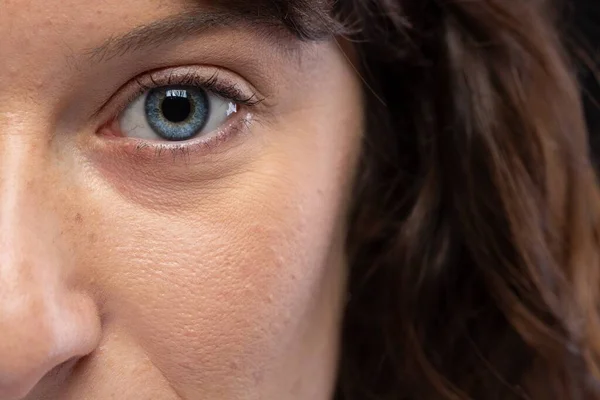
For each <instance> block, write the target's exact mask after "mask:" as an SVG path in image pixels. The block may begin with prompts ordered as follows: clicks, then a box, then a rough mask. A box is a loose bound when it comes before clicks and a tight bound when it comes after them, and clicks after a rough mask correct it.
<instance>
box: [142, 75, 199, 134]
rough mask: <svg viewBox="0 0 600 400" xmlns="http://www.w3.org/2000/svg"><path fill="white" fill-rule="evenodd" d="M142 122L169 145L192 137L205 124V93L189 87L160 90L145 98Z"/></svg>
mask: <svg viewBox="0 0 600 400" xmlns="http://www.w3.org/2000/svg"><path fill="white" fill-rule="evenodd" d="M145 109H146V120H147V121H148V124H150V127H151V128H152V130H153V131H154V132H155V133H156V134H157V135H158V136H160V137H161V138H163V139H165V140H171V141H181V140H188V139H191V138H193V137H194V136H196V135H197V134H198V133H199V132H200V131H201V130H202V128H204V126H205V125H206V123H207V121H208V113H209V101H208V97H207V95H206V92H205V91H203V90H202V89H200V88H198V87H193V86H163V87H159V88H156V89H152V90H150V92H149V93H148V95H147V97H146V104H145Z"/></svg>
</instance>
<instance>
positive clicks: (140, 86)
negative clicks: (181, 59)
mask: <svg viewBox="0 0 600 400" xmlns="http://www.w3.org/2000/svg"><path fill="white" fill-rule="evenodd" d="M144 80H149V81H150V82H151V85H148V84H146V83H144ZM133 84H135V85H137V88H136V89H134V90H133V93H132V94H129V95H128V96H127V98H125V99H124V101H123V102H122V103H121V105H120V106H119V107H117V109H116V110H115V111H113V113H114V115H113V119H114V118H118V116H119V115H120V114H121V113H122V112H123V111H124V110H125V109H126V108H127V107H129V105H130V104H131V103H132V102H133V101H135V100H136V99H137V98H138V97H139V96H141V95H143V94H144V93H145V92H146V91H148V90H152V89H155V88H157V87H161V86H169V85H188V86H197V87H200V88H202V89H203V90H206V91H208V92H211V93H212V94H215V95H217V96H220V97H223V98H224V99H227V100H231V101H234V102H236V103H239V104H242V105H244V106H247V107H254V106H257V105H259V104H260V103H262V102H263V101H265V98H261V97H259V96H258V95H257V94H256V93H252V94H251V95H250V96H247V95H246V94H244V92H243V91H242V90H240V89H239V88H238V87H237V85H236V84H226V83H224V82H223V80H221V79H220V78H219V72H218V71H215V72H213V73H212V75H211V76H210V77H208V78H206V77H203V76H201V75H200V74H196V73H194V72H193V71H189V72H186V73H185V74H183V75H180V74H177V73H176V71H171V73H170V74H169V76H168V78H167V79H166V81H165V80H164V79H160V80H156V79H155V73H154V74H153V73H147V74H144V75H141V76H138V77H136V78H134V79H133ZM127 86H129V85H126V86H125V87H127ZM117 96H118V94H115V95H113V96H111V98H110V99H108V101H107V102H106V103H105V105H103V106H102V107H101V108H100V109H99V110H97V111H96V112H95V113H94V114H93V115H92V117H93V118H96V117H98V116H99V115H101V114H102V113H103V112H104V111H105V109H106V106H107V104H108V103H110V101H111V100H112V99H113V98H115V97H117Z"/></svg>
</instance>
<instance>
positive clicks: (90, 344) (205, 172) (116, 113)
mask: <svg viewBox="0 0 600 400" xmlns="http://www.w3.org/2000/svg"><path fill="white" fill-rule="evenodd" d="M214 10H215V9H214V7H209V6H208V3H199V2H196V1H195V2H183V1H158V0H128V1H125V2H124V1H117V0H104V1H101V2H95V3H90V2H83V1H79V0H0V60H2V62H0V188H1V193H2V196H0V246H1V250H0V287H1V288H2V289H1V290H0V332H2V341H0V398H1V399H3V400H20V399H27V400H41V399H61V400H74V399H77V400H81V399H85V400H100V399H110V398H118V399H140V400H141V399H164V400H171V399H215V400H216V399H310V400H320V399H322V400H325V399H328V398H330V396H331V391H332V387H333V384H334V381H335V372H336V371H335V369H336V368H335V367H336V361H337V357H338V354H337V345H338V335H339V329H340V319H341V315H342V307H343V303H344V295H345V288H344V287H345V260H344V239H345V231H346V227H345V219H346V218H345V216H346V211H347V208H348V205H349V204H348V203H349V192H350V186H351V183H352V180H353V177H354V171H355V170H356V164H357V160H358V153H359V150H360V142H361V134H362V130H363V120H362V108H363V105H362V97H361V88H360V83H359V80H358V78H357V77H356V74H355V72H354V69H353V68H352V67H351V66H350V64H349V62H348V61H347V57H346V56H345V55H344V54H343V53H342V51H341V50H340V46H339V45H338V44H337V43H336V42H334V41H333V40H327V41H321V42H301V41H299V40H297V39H295V38H294V37H292V35H290V34H289V33H285V32H284V31H283V30H281V29H276V28H275V27H274V25H273V24H272V25H271V26H269V25H268V24H265V26H258V22H247V23H245V22H244V20H243V19H240V18H237V19H236V18H233V19H232V20H230V21H227V22H223V21H222V23H217V22H215V21H217V19H214V18H213V19H211V18H209V17H206V18H205V19H204V20H203V19H202V17H200V16H201V15H205V14H207V13H208V12H209V11H210V12H214ZM178 16H179V17H178ZM194 16H195V17H196V18H198V21H201V22H204V23H205V26H204V27H203V26H202V25H200V24H196V25H197V26H194V29H191V27H188V28H190V29H177V28H173V27H176V26H178V25H185V23H188V24H189V23H190V21H194V20H195V19H194V18H193V17H194ZM177 18H179V19H177ZM219 18H221V16H219ZM174 22H175V23H174ZM186 32H187V33H186ZM161 35H162V36H163V38H162V39H161ZM182 77H183V78H185V79H184V82H183V83H186V82H190V81H191V80H192V78H193V79H195V80H194V81H195V82H196V81H198V80H202V81H204V82H206V81H210V79H213V80H214V81H219V83H218V84H219V85H224V86H226V88H229V89H228V90H229V92H235V90H237V91H238V92H242V93H237V94H239V95H240V97H241V98H242V99H240V101H237V100H227V101H229V103H230V104H229V105H232V103H233V104H235V107H233V108H230V110H233V109H235V112H233V113H232V114H231V115H229V116H228V117H227V118H226V120H224V121H223V123H221V124H220V125H219V128H217V129H216V133H213V132H206V133H205V134H201V135H198V136H196V137H194V138H192V139H190V140H187V141H182V142H176V143H173V142H168V141H166V140H164V139H159V138H156V139H154V140H148V139H144V138H140V137H136V136H134V133H135V134H137V133H139V130H137V131H136V129H137V128H139V129H144V128H143V127H138V126H135V127H134V129H132V134H131V135H129V136H128V137H126V136H125V135H124V133H123V132H120V131H119V129H120V128H119V121H120V120H119V118H120V116H122V115H124V113H129V112H131V113H134V112H138V113H140V112H143V109H141V110H137V111H136V109H134V108H128V105H129V104H131V103H132V102H133V101H134V99H135V98H136V97H139V95H141V94H142V93H140V92H143V91H144V90H145V91H147V89H150V88H151V86H168V84H183V83H182V82H179V81H178V80H181V78H182ZM222 82H225V83H222ZM232 88H234V89H235V90H232ZM140 89H143V90H140ZM249 99H254V100H257V101H248V100H249ZM242 100H244V101H245V102H246V104H242V103H243V101H242ZM138 117H139V115H138Z"/></svg>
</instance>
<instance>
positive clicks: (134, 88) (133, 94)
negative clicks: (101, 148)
mask: <svg viewBox="0 0 600 400" xmlns="http://www.w3.org/2000/svg"><path fill="white" fill-rule="evenodd" d="M199 72H201V73H199ZM194 75H195V76H199V75H203V76H204V77H203V78H199V80H198V81H202V80H204V81H208V80H211V79H213V80H218V81H219V82H220V84H224V82H229V84H233V85H236V86H238V89H239V91H240V92H242V93H247V95H248V97H250V96H252V97H255V98H256V100H257V101H256V105H258V104H262V103H263V102H266V101H267V100H268V97H267V96H264V95H262V94H261V93H260V92H259V91H258V90H257V89H256V88H255V87H254V86H253V85H252V84H250V83H249V82H247V81H246V80H245V79H244V78H242V77H240V76H239V75H238V74H236V73H234V72H232V71H230V70H228V69H225V68H221V67H215V66H178V67H172V68H161V69H159V70H153V71H147V72H145V73H142V74H139V75H137V76H136V77H134V78H132V79H130V80H129V81H127V82H126V83H125V84H123V85H121V86H120V87H119V88H118V89H117V90H116V91H115V92H114V93H113V94H112V95H111V96H110V97H109V98H108V99H107V100H106V101H104V103H103V104H102V106H101V107H100V108H99V109H98V110H97V111H96V112H95V113H94V114H92V116H91V119H92V120H98V119H100V118H104V117H106V114H107V113H110V114H112V115H111V116H112V117H115V116H116V114H119V113H120V112H122V111H123V110H124V109H125V108H127V106H128V105H129V104H130V103H131V102H133V101H134V100H135V99H136V98H137V97H138V96H140V95H141V94H142V92H143V91H145V90H148V89H151V88H154V87H157V86H166V85H172V84H185V83H180V82H178V81H177V80H178V79H179V80H182V79H183V80H186V79H187V80H188V81H189V80H190V77H192V76H194ZM239 83H241V84H240V85H238V84H239ZM115 102H116V103H120V105H119V106H117V107H111V104H113V103H115ZM107 110H108V111H107Z"/></svg>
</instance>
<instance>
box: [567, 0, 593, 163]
mask: <svg viewBox="0 0 600 400" xmlns="http://www.w3.org/2000/svg"><path fill="white" fill-rule="evenodd" d="M572 1H573V6H572V9H571V10H570V11H569V12H568V13H567V15H566V17H567V18H568V21H567V22H568V25H569V27H570V32H569V35H570V40H569V42H571V41H572V45H573V47H574V49H573V52H574V53H575V54H578V53H581V51H582V50H583V51H584V52H585V53H586V54H587V57H588V58H589V59H588V60H586V61H583V60H579V71H580V80H581V87H582V92H583V98H584V105H585V111H586V117H587V120H588V125H589V130H590V143H591V147H592V155H593V157H594V159H595V162H596V167H597V169H598V170H600V84H599V82H598V80H599V79H600V0H572ZM580 58H581V57H577V59H580ZM590 64H592V65H590ZM593 64H595V66H594V65H593ZM594 69H595V72H593V70H594Z"/></svg>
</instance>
